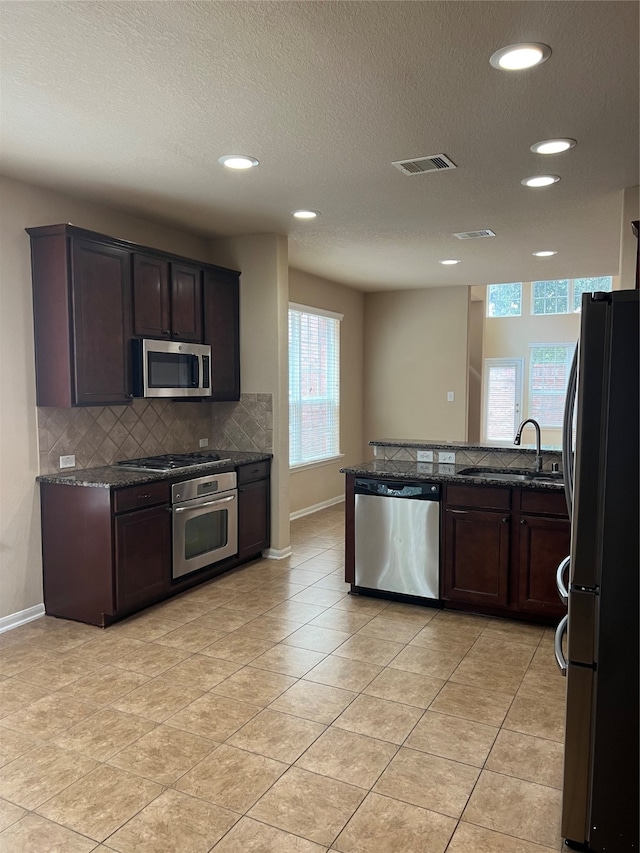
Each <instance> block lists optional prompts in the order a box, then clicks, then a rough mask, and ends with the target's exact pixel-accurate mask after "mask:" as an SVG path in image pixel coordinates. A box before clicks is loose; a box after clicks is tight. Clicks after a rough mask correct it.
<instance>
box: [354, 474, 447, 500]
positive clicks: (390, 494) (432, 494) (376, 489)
mask: <svg viewBox="0 0 640 853" xmlns="http://www.w3.org/2000/svg"><path fill="white" fill-rule="evenodd" d="M355 493H356V495H381V496H382V497H386V498H413V499H414V500H439V499H440V485H439V483H401V482H400V483H399V482H397V481H391V480H373V479H369V478H364V477H357V478H356V481H355Z"/></svg>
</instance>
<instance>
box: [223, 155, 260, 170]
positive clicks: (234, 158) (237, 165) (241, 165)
mask: <svg viewBox="0 0 640 853" xmlns="http://www.w3.org/2000/svg"><path fill="white" fill-rule="evenodd" d="M218 163H220V165H221V166H226V167H227V169H252V168H253V167H254V166H257V165H258V161H257V160H256V158H255V157H247V156H245V155H244V154H225V155H224V157H220V159H219V160H218Z"/></svg>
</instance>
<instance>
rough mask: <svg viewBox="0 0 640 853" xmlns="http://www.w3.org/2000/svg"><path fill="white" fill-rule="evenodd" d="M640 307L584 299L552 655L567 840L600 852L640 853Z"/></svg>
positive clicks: (623, 293)
mask: <svg viewBox="0 0 640 853" xmlns="http://www.w3.org/2000/svg"><path fill="white" fill-rule="evenodd" d="M639 300H640V292H639V291H637V290H620V291H616V292H613V293H595V294H585V295H584V296H583V299H582V317H581V324H580V339H579V341H578V347H577V350H576V358H575V359H574V366H573V368H572V376H571V379H570V387H569V390H568V392H567V407H566V411H565V423H564V436H563V459H564V471H565V487H566V490H567V503H568V508H569V514H570V516H571V554H570V556H569V559H568V560H563V562H562V563H561V564H560V566H559V568H558V590H559V592H560V594H561V597H563V596H565V600H566V598H567V597H568V604H569V607H568V614H567V616H566V617H565V618H564V619H563V620H562V622H561V623H560V625H559V626H558V630H557V632H556V648H555V651H556V658H557V660H558V665H559V666H560V668H561V670H562V671H563V673H564V674H566V676H567V710H566V739H565V761H564V789H563V804H562V835H563V837H564V838H565V839H566V841H565V844H566V846H567V847H568V848H570V849H575V850H593V851H603V853H627V851H635V853H638V849H639V848H638V822H639V818H638V812H639V800H640V795H639V786H638V750H639V738H638V728H639V720H638V692H639V681H638V670H639V654H638V651H639V644H640V637H639V633H638V611H639V589H638V573H639V568H638V564H639V531H638V527H639V525H638V517H639V514H640V505H639V498H638V495H639V490H640V487H639V482H640V470H639V469H640V462H639V447H640V435H639V429H638V423H639V413H640V399H639V388H640V372H639V365H640V345H639V335H638V329H639V327H640V301H639ZM572 386H573V387H572ZM576 386H577V395H576V394H575V390H574V389H575V387H576ZM576 398H577V410H576V417H575V453H574V451H573V442H572V435H573V426H574V403H575V402H576ZM565 632H566V633H567V652H566V658H565V655H564V652H563V635H564V633H565Z"/></svg>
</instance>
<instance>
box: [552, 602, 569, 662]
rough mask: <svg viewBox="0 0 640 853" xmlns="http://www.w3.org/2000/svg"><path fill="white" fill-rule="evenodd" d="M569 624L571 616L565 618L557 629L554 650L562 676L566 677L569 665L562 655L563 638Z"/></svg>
mask: <svg viewBox="0 0 640 853" xmlns="http://www.w3.org/2000/svg"><path fill="white" fill-rule="evenodd" d="M568 622H569V614H568V613H567V615H566V616H563V617H562V619H561V620H560V623H559V624H558V627H557V628H556V636H555V639H554V641H553V650H554V652H555V655H556V662H557V664H558V667H559V669H560V674H561V675H564V676H566V674H567V666H568V663H567V661H566V659H565V656H564V655H563V654H562V638H563V637H564V635H565V634H566V632H567V624H568Z"/></svg>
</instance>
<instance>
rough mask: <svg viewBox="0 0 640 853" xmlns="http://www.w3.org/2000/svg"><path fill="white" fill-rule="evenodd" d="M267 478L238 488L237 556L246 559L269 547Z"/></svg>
mask: <svg viewBox="0 0 640 853" xmlns="http://www.w3.org/2000/svg"><path fill="white" fill-rule="evenodd" d="M269 482H270V481H269V480H257V481H256V482H254V483H246V484H245V485H243V486H240V487H239V489H238V558H239V559H246V558H247V557H252V556H254V555H256V554H259V553H260V551H263V550H264V549H265V548H268V547H269V525H270V512H269V507H270V486H269Z"/></svg>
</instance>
